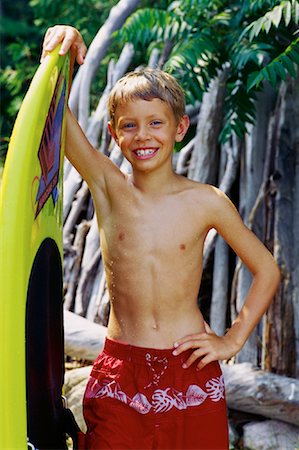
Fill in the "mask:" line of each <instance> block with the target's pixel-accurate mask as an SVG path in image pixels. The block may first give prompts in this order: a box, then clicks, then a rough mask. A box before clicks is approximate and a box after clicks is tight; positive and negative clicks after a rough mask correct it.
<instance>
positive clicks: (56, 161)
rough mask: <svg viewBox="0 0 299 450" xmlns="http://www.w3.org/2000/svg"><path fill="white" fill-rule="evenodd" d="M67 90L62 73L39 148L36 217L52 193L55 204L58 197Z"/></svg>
mask: <svg viewBox="0 0 299 450" xmlns="http://www.w3.org/2000/svg"><path fill="white" fill-rule="evenodd" d="M62 83H63V86H62V90H61V96H60V99H59V102H58V103H57V98H58V93H59V90H60V86H61V84H62ZM65 92H66V81H65V78H64V77H63V76H62V75H60V76H59V78H58V80H57V83H56V86H55V90H54V94H53V97H52V100H51V105H50V109H49V112H48V116H47V119H46V123H45V127H44V131H43V134H42V139H41V143H40V147H39V150H38V159H39V162H40V166H41V170H42V174H41V177H40V180H39V187H38V191H37V196H36V202H37V206H36V211H35V218H37V216H38V214H39V213H40V211H41V210H42V208H43V206H44V205H45V203H46V201H47V200H48V198H49V197H50V196H51V195H52V199H53V202H54V205H55V204H56V202H57V199H58V195H59V193H58V189H57V184H58V180H59V165H60V149H61V128H62V117H63V112H64V103H65Z"/></svg>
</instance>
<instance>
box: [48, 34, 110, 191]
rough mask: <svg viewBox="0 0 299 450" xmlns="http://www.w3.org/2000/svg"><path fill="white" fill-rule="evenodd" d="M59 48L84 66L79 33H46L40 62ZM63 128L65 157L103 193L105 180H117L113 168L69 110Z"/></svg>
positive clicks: (82, 48)
mask: <svg viewBox="0 0 299 450" xmlns="http://www.w3.org/2000/svg"><path fill="white" fill-rule="evenodd" d="M59 44H61V48H60V51H59V54H60V55H65V54H66V53H67V52H68V51H69V50H70V51H71V55H72V58H74V59H75V58H76V60H77V62H78V64H83V63H84V58H85V55H86V51H87V48H86V46H85V44H84V41H83V38H82V36H81V34H80V33H79V31H78V30H76V29H75V28H73V27H71V26H68V25H55V26H54V27H51V28H49V29H48V30H47V32H46V34H45V38H44V42H43V50H42V55H41V62H42V61H43V59H44V58H45V57H46V55H47V53H49V52H51V51H52V50H53V49H54V48H55V47H57V45H59ZM66 120H67V127H66V146H65V154H66V156H67V158H68V159H69V161H70V162H71V163H72V165H73V166H74V167H75V168H76V169H77V170H78V172H79V173H80V174H81V175H82V177H83V178H84V179H85V180H86V182H87V183H88V185H89V187H90V189H91V190H93V188H97V191H98V192H99V190H98V188H99V189H100V190H102V191H103V190H105V189H106V177H107V176H108V175H109V179H110V180H111V177H113V174H117V175H118V176H119V171H118V169H117V168H116V166H115V165H114V164H113V163H112V162H111V161H110V160H109V158H107V157H106V156H104V155H103V154H102V153H100V152H98V151H96V150H95V149H94V148H93V146H92V145H91V144H90V143H89V141H88V139H87V138H86V136H85V135H84V133H83V131H82V130H81V128H80V126H79V124H78V122H77V120H76V118H75V117H74V116H73V114H72V113H71V111H70V109H69V108H68V111H67V117H66Z"/></svg>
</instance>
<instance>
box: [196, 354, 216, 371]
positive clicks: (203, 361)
mask: <svg viewBox="0 0 299 450" xmlns="http://www.w3.org/2000/svg"><path fill="white" fill-rule="evenodd" d="M213 361H216V359H215V358H213V356H212V355H206V356H205V357H204V358H202V359H201V360H200V361H199V363H198V364H197V369H198V370H201V369H203V368H204V367H205V366H206V365H207V364H210V363H211V362H213Z"/></svg>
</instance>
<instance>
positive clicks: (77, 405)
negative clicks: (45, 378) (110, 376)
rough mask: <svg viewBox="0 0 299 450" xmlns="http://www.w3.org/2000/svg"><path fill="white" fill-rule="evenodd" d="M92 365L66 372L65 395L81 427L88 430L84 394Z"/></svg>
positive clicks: (82, 429)
mask: <svg viewBox="0 0 299 450" xmlns="http://www.w3.org/2000/svg"><path fill="white" fill-rule="evenodd" d="M91 368H92V366H86V367H80V368H79V369H72V370H69V371H68V372H66V374H65V378H64V395H65V397H66V398H67V404H68V407H69V408H70V410H71V411H72V413H73V414H74V416H75V419H76V421H77V423H78V425H79V427H80V429H81V431H83V432H85V431H86V425H85V421H84V418H83V410H82V404H83V396H84V392H85V387H86V384H87V381H88V378H89V374H90V372H91Z"/></svg>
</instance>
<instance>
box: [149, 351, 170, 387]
mask: <svg viewBox="0 0 299 450" xmlns="http://www.w3.org/2000/svg"><path fill="white" fill-rule="evenodd" d="M145 361H146V365H147V366H148V367H149V369H150V371H151V372H152V380H151V382H150V383H149V384H148V385H147V386H144V389H148V388H150V387H151V386H153V385H154V386H157V385H158V384H159V381H160V378H161V377H162V376H163V375H164V373H165V372H166V370H167V368H168V359H167V358H166V357H165V358H159V357H158V356H152V355H151V354H150V353H147V354H146V355H145ZM157 364H159V366H160V367H157Z"/></svg>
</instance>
